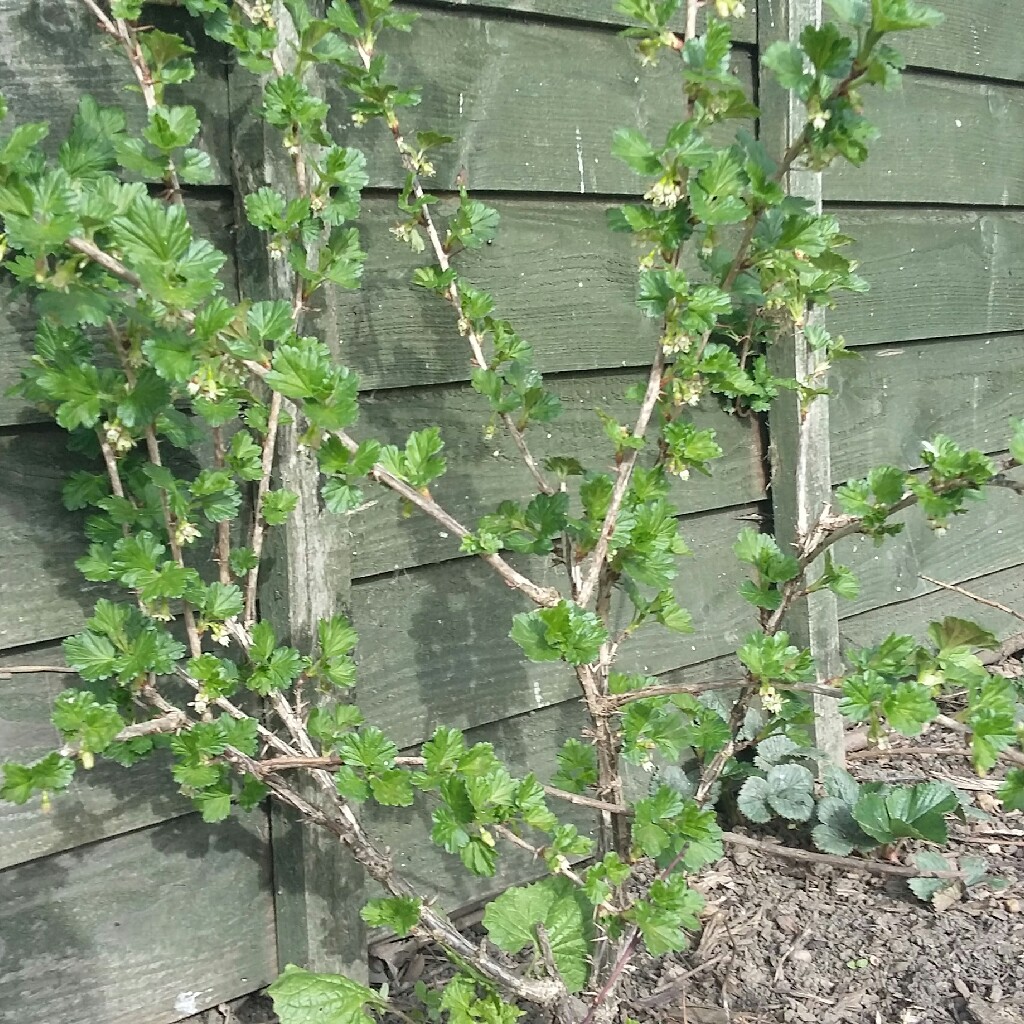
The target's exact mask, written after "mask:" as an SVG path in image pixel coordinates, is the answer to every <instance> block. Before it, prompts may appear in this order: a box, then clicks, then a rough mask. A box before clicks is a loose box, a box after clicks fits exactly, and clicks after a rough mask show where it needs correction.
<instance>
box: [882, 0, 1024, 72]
mask: <svg viewBox="0 0 1024 1024" xmlns="http://www.w3.org/2000/svg"><path fill="white" fill-rule="evenodd" d="M929 6H930V7H934V8H936V9H937V10H939V11H941V12H942V13H943V14H944V15H945V16H946V20H945V21H944V22H943V23H942V25H940V26H939V27H938V28H937V29H933V30H929V31H927V32H907V33H904V34H900V35H897V36H896V48H897V49H898V50H899V51H900V53H902V54H903V55H904V56H905V57H906V59H907V63H908V64H911V65H914V66H917V67H925V68H937V69H939V70H943V71H956V72H960V73H961V74H965V75H979V76H982V77H985V78H1005V79H1008V80H1010V81H1014V82H1022V81H1024V48H1022V47H1021V45H1020V4H1019V3H1018V0H970V2H969V3H965V2H964V0H930V2H929Z"/></svg>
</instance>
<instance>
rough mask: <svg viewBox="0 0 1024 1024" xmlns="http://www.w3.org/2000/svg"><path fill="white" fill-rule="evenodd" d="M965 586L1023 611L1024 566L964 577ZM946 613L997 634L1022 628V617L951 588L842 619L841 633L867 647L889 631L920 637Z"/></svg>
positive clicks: (846, 641)
mask: <svg viewBox="0 0 1024 1024" xmlns="http://www.w3.org/2000/svg"><path fill="white" fill-rule="evenodd" d="M961 582H962V583H963V586H964V588H965V589H966V590H969V591H971V593H973V594H977V595H978V596H979V597H984V598H987V599H988V600H990V601H998V602H999V603H1000V604H1002V605H1005V606H1006V607H1008V608H1015V609H1017V610H1018V611H1024V566H1021V565H1016V566H1014V567H1013V568H1012V569H1004V570H1003V571H1002V572H994V573H990V574H988V575H986V576H979V577H977V578H975V579H969V580H963V581H961ZM947 615H955V616H957V617H958V618H961V619H969V620H970V621H972V622H977V623H980V624H981V625H982V626H984V627H985V628H986V629H990V630H991V631H992V632H993V633H995V635H996V636H997V637H1005V636H1012V635H1013V634H1015V633H1017V632H1019V631H1020V620H1019V619H1016V618H1014V617H1013V616H1012V615H1007V614H1006V613H1005V612H1001V611H998V610H997V609H995V608H990V607H988V606H987V605H983V604H979V603H978V602H977V601H972V600H971V599H970V598H968V597H964V596H963V595H962V594H954V593H951V592H950V591H948V590H934V589H933V590H932V591H931V592H930V593H928V594H923V595H922V596H920V597H915V598H914V599H913V600H911V601H899V602H897V603H896V604H890V605H887V606H886V607H884V608H875V609H873V610H871V611H868V612H862V613H861V614H860V615H851V616H850V617H849V618H846V619H843V621H842V623H841V624H840V633H841V634H842V638H843V642H844V644H845V645H846V646H853V645H855V646H858V647H867V646H869V645H871V644H877V643H880V642H881V641H882V640H884V639H885V637H887V636H888V635H889V634H890V633H909V634H910V635H911V636H916V637H918V638H919V639H922V640H923V639H924V638H925V637H926V635H927V631H928V625H929V623H931V622H939V621H941V620H942V619H943V618H945V617H946V616H947Z"/></svg>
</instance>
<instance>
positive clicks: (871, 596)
mask: <svg viewBox="0 0 1024 1024" xmlns="http://www.w3.org/2000/svg"><path fill="white" fill-rule="evenodd" d="M972 506H973V507H971V510H970V511H969V512H968V514H967V515H964V516H958V517H957V518H956V519H954V520H952V521H951V523H950V527H949V530H948V532H947V533H946V535H945V536H939V535H938V534H937V533H936V532H935V531H934V530H931V529H929V528H928V526H927V525H926V523H925V521H924V518H923V516H922V515H921V513H920V512H919V511H917V510H915V509H908V510H907V511H906V512H903V513H901V514H900V516H899V521H902V522H905V523H906V524H907V526H906V529H905V530H904V532H903V533H902V534H900V535H899V536H897V537H894V538H891V539H890V540H888V541H886V542H885V543H884V544H882V545H881V546H876V545H875V544H874V542H873V541H871V540H870V539H868V538H866V537H852V538H849V539H847V540H844V541H840V542H839V544H837V545H836V548H835V557H836V561H838V562H841V563H843V564H844V565H848V566H850V568H851V569H853V571H854V573H855V574H856V575H857V577H858V579H859V580H860V595H859V597H858V598H857V599H856V600H855V601H842V602H840V605H839V614H840V617H843V618H848V617H849V616H851V615H856V614H858V613H859V612H864V611H868V610H870V609H872V608H881V607H885V606H888V605H891V604H895V603H898V602H901V601H908V600H910V599H911V598H913V597H917V596H918V595H921V594H927V593H930V592H932V591H934V590H936V589H937V588H936V587H935V586H934V585H933V584H931V583H926V582H925V581H924V580H922V579H920V578H919V574H921V573H924V574H925V575H926V576H931V577H932V578H934V579H937V580H942V581H943V582H944V583H960V582H962V581H963V580H967V579H973V578H974V577H977V576H985V575H988V574H990V573H994V572H999V571H1001V570H1003V569H1008V568H1010V567H1012V566H1017V565H1020V564H1021V562H1022V561H1024V558H1022V552H1024V502H1022V501H1021V499H1020V498H1019V497H1018V496H1017V495H1016V494H1014V493H1013V492H1012V491H1009V490H1005V489H1003V488H989V489H987V490H986V491H985V496H984V500H983V501H979V502H976V503H972Z"/></svg>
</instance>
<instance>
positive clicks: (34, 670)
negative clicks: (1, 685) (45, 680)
mask: <svg viewBox="0 0 1024 1024" xmlns="http://www.w3.org/2000/svg"><path fill="white" fill-rule="evenodd" d="M47 672H56V673H58V674H59V675H63V676H77V675H78V669H77V668H68V667H67V665H7V666H4V667H2V668H0V679H8V678H10V677H11V676H20V675H27V676H35V675H44V674H45V673H47Z"/></svg>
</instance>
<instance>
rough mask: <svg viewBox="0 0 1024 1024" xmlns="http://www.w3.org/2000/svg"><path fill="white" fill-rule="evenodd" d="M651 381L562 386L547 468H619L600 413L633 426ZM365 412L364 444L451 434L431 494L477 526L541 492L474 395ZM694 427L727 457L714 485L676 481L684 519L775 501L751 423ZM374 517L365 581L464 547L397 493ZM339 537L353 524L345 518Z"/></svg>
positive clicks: (359, 546)
mask: <svg viewBox="0 0 1024 1024" xmlns="http://www.w3.org/2000/svg"><path fill="white" fill-rule="evenodd" d="M638 380H641V376H640V374H639V373H633V374H630V373H624V372H621V373H620V372H610V373H600V374H588V375H586V376H573V377H557V378H554V379H552V380H551V381H550V382H549V387H550V388H551V389H552V391H553V392H554V393H555V394H557V395H558V396H559V397H560V398H561V399H562V402H563V409H564V412H563V414H562V416H561V417H559V419H557V420H555V421H554V422H553V423H548V424H542V425H540V426H538V427H537V428H536V429H534V430H532V431H530V433H529V434H528V435H527V437H528V441H529V443H530V447H531V451H532V452H533V454H534V456H535V457H536V458H538V459H543V458H547V457H548V456H550V455H555V454H560V455H570V456H573V457H575V458H578V459H580V460H581V461H582V462H583V463H584V464H585V465H587V466H589V467H592V468H597V469H604V468H608V469H611V468H612V467H611V461H610V453H609V452H608V451H604V450H603V448H602V445H603V440H602V439H603V437H604V434H603V432H602V430H601V424H600V422H599V421H598V419H597V416H596V415H595V413H594V409H595V408H598V409H602V410H604V411H605V412H606V413H608V414H610V415H613V416H616V417H617V418H618V419H619V420H620V422H626V421H627V420H630V419H631V418H632V417H633V416H634V415H635V407H633V406H629V405H627V404H626V403H625V402H624V401H623V397H622V396H623V394H624V392H625V389H626V388H627V387H628V386H629V385H630V384H632V383H635V382H636V381H638ZM368 398H371V399H372V400H371V401H366V402H365V403H364V405H363V411H362V417H361V420H360V426H359V429H358V431H357V432H356V433H357V434H358V435H359V436H372V437H376V438H379V439H381V440H383V441H388V442H391V443H395V444H400V445H404V443H405V438H407V437H408V435H409V433H410V432H411V431H413V430H417V429H422V427H424V426H425V425H428V424H437V425H439V426H440V427H441V434H442V437H443V438H444V440H445V445H446V447H445V454H446V456H447V459H448V471H447V472H446V473H445V475H444V476H443V477H442V478H441V479H440V480H439V481H437V483H436V484H434V485H433V486H432V488H431V493H432V494H433V495H434V497H435V498H436V499H437V500H438V501H439V502H440V503H441V505H442V506H443V507H444V508H446V509H447V510H448V511H449V512H451V513H452V514H453V515H454V516H455V517H456V518H457V519H459V520H460V521H461V522H462V523H464V524H466V525H468V526H471V527H473V526H475V524H476V522H477V520H478V518H479V517H480V516H481V515H483V514H485V513H489V512H492V511H493V510H494V508H495V507H496V506H497V504H498V503H499V502H500V501H503V500H505V499H513V500H520V501H524V502H525V501H526V500H528V498H529V497H532V496H533V494H534V493H535V492H536V484H535V483H534V481H533V478H532V477H531V476H530V474H529V473H528V472H527V470H526V468H525V466H524V465H523V462H522V459H521V457H520V456H519V453H518V451H516V449H515V446H514V445H513V444H512V442H511V441H509V440H508V439H507V436H506V435H505V433H504V431H503V430H502V429H501V428H500V427H499V429H498V431H497V433H496V435H495V437H494V438H492V439H490V440H488V439H487V438H485V437H484V434H483V425H484V423H485V422H486V420H487V416H488V410H487V402H486V400H485V399H484V398H483V397H482V396H480V395H478V394H477V393H476V392H475V391H473V390H472V388H470V387H468V386H464V385H463V386H446V387H437V388H425V389H422V390H416V391H410V390H409V389H406V388H403V389H401V390H397V391H386V392H378V393H377V394H375V395H372V396H368ZM693 419H694V422H695V423H697V424H698V425H699V426H701V427H713V428H714V429H715V430H716V431H717V433H718V443H719V444H720V445H721V447H722V449H723V450H724V453H725V454H724V456H723V458H722V459H720V460H718V461H717V462H716V463H715V464H714V467H715V468H714V475H713V476H712V477H711V478H704V477H701V478H700V480H689V481H687V482H685V483H682V482H678V481H677V482H676V484H675V485H674V487H673V494H672V498H673V500H674V501H675V502H676V503H677V504H678V505H679V507H680V509H681V511H683V512H699V511H705V510H709V509H714V508H722V507H724V506H727V505H740V504H744V503H747V502H751V501H757V500H758V499H760V498H761V497H763V496H764V492H765V467H764V457H763V452H762V450H761V436H760V432H759V430H758V429H757V427H756V425H755V424H753V423H751V421H749V420H741V419H739V418H737V417H734V416H727V415H726V414H725V413H724V412H722V411H720V410H718V409H711V410H706V409H702V410H697V411H696V412H695V415H694V417H693ZM366 497H367V500H370V501H373V502H375V504H373V505H372V507H370V508H369V509H367V510H366V511H364V512H359V513H357V514H355V515H353V516H351V517H350V519H349V523H350V526H351V530H352V573H353V575H354V576H355V577H356V578H360V577H364V576H371V575H375V574H377V573H382V572H390V571H392V570H396V569H405V568H408V567H411V566H414V565H424V564H426V563H430V562H436V561H440V560H443V559H447V558H452V557H454V556H455V555H456V554H457V552H458V549H459V545H458V542H457V541H456V540H454V539H453V538H451V537H449V536H447V535H446V534H445V533H444V532H443V531H441V529H440V528H439V527H438V525H437V524H436V523H435V522H434V521H433V520H432V519H429V518H428V517H426V516H423V515H420V514H419V513H416V512H414V513H413V515H412V516H407V515H405V514H404V513H403V511H402V508H401V503H400V502H399V501H398V500H397V499H396V498H395V497H394V496H393V495H392V494H391V493H390V492H388V491H385V490H383V489H382V488H376V487H372V485H371V487H370V488H369V489H368V490H367V491H366ZM335 522H336V523H338V528H343V527H342V524H343V522H344V520H340V519H336V520H335Z"/></svg>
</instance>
